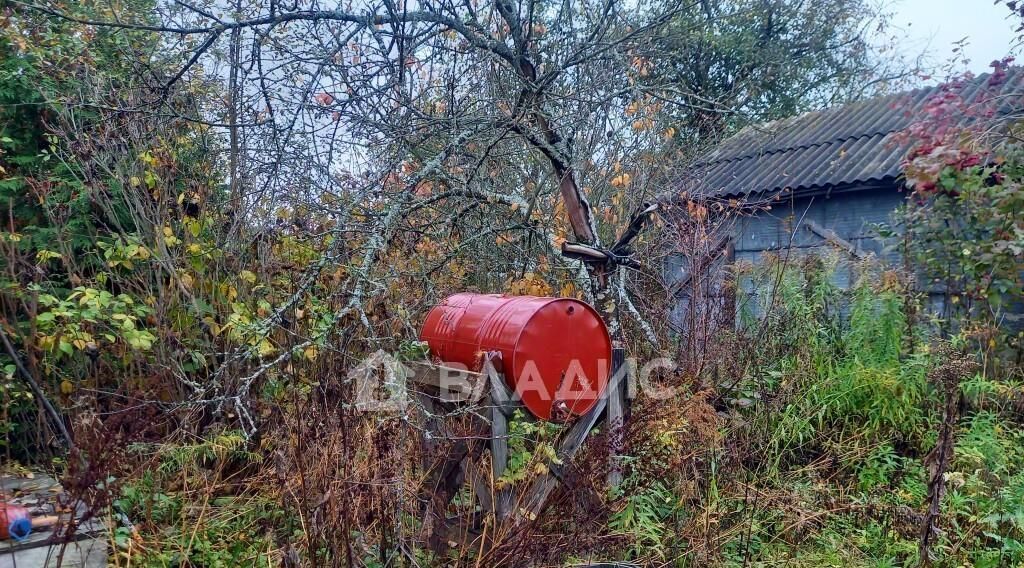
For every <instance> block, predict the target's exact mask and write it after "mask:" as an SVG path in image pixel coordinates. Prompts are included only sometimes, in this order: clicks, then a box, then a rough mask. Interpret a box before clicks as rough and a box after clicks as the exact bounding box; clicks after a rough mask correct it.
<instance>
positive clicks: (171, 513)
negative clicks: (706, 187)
mask: <svg viewBox="0 0 1024 568" xmlns="http://www.w3.org/2000/svg"><path fill="white" fill-rule="evenodd" d="M207 4H209V5H207ZM286 4H289V3H282V2H269V3H263V2H249V1H241V0H238V1H235V0H232V2H228V3H223V2H210V3H202V2H199V3H195V4H193V3H190V2H162V1H156V2H150V1H148V0H147V1H139V2H136V1H132V2H120V3H115V4H111V3H109V2H105V1H104V2H94V1H82V2H72V3H67V2H49V1H40V2H38V3H37V2H18V3H7V4H0V204H2V205H4V210H5V213H6V214H5V215H4V216H3V223H2V227H0V229H2V230H0V315H2V318H3V319H2V321H0V332H2V335H3V337H4V342H3V348H4V349H3V351H2V352H0V362H2V364H3V365H4V369H3V372H4V376H3V380H2V381H0V400H2V401H3V405H2V411H0V444H2V447H0V451H2V452H3V454H2V455H3V461H4V464H5V466H6V467H5V469H12V470H13V469H15V468H17V469H19V470H21V469H22V468H24V467H33V468H41V469H45V470H47V471H50V472H52V473H54V474H56V475H57V476H59V477H60V478H61V479H62V480H63V483H64V486H65V488H66V490H67V493H68V494H69V495H70V496H72V497H73V498H74V499H75V500H77V502H78V504H79V505H81V507H82V508H83V509H85V510H86V511H87V515H89V516H95V517H99V518H101V519H103V520H104V521H109V523H110V526H111V531H110V535H109V540H110V550H111V555H110V562H111V564H113V565H118V566H211V567H212V566H264V565H281V566H305V565H317V566H319V565H329V566H397V565H403V566H416V565H418V566H425V565H465V566H469V565H474V566H504V565H510V566H511V565H538V566H539V565H545V566H546V565H561V564H572V563H577V562H589V561H597V560H628V561H635V562H637V563H640V564H643V565H659V566H660V565H677V566H700V565H706V564H710V565H727V566H731V565H737V566H739V565H765V566H772V565H798V566H799V565H806V566H822V565H835V566H839V565H842V566H849V565H857V566H861V565H863V566H911V565H915V564H918V563H921V562H922V561H923V560H925V561H926V560H927V559H926V558H925V557H924V556H922V555H928V554H930V555H931V557H934V561H935V562H936V563H939V564H942V565H949V566H959V565H970V566H979V567H980V566H1012V565H1018V564H1021V563H1024V444H1022V442H1024V430H1022V428H1021V426H1022V424H1021V422H1022V417H1024V375H1022V370H1021V363H1022V359H1021V357H1022V350H1024V344H1022V337H1024V336H1022V335H1021V333H1020V329H1019V327H1015V325H1017V324H1018V323H1019V320H1014V319H1013V315H1014V314H1015V313H1019V312H1014V309H1013V306H1014V305H1017V304H1019V303H1020V302H1021V300H1022V297H1021V292H1020V291H1021V288H1022V274H1024V270H1022V263H1021V258H1022V254H1024V252H1022V251H1024V220H1022V211H1024V194H1022V192H1021V183H1022V181H1024V165H1022V164H1024V157H1022V154H1021V152H1020V150H1019V148H1018V147H1017V146H1016V145H1015V144H1014V142H1013V140H1014V139H1013V138H1012V137H1006V136H1005V133H1006V129H1005V128H1004V129H1000V128H995V129H991V130H992V131H991V132H986V133H985V134H993V132H995V133H996V134H999V135H998V136H995V137H986V136H981V133H980V132H974V131H967V132H965V131H964V130H962V129H957V128H953V126H957V125H958V123H957V121H956V120H952V119H950V117H949V113H950V112H952V113H953V116H954V117H955V116H957V115H956V113H957V112H960V110H958V107H957V105H956V104H955V100H954V99H955V97H956V87H955V82H954V83H953V84H951V85H952V86H951V87H950V91H949V92H952V93H953V98H952V99H946V100H944V101H942V103H943V104H945V106H943V107H942V109H945V110H944V112H946V115H945V116H944V115H943V114H942V113H941V112H936V113H934V115H935V117H937V118H936V120H938V121H940V122H941V121H945V122H943V124H944V126H946V127H947V128H936V127H935V125H934V124H931V125H928V124H921V125H917V127H916V128H912V129H910V130H909V131H908V133H907V136H908V138H909V139H910V140H911V141H913V142H914V151H913V152H912V153H911V154H910V156H909V157H908V163H907V172H908V175H907V178H908V181H911V182H912V183H913V184H914V185H913V188H912V192H911V200H910V202H909V204H908V207H907V210H906V211H905V212H904V214H903V217H902V218H901V224H900V225H899V226H900V228H901V229H902V230H901V231H900V232H893V233H892V234H891V235H890V234H886V235H883V236H886V237H892V238H893V239H896V237H899V239H900V240H902V242H903V244H902V246H903V247H904V249H903V250H904V253H905V254H906V257H907V258H913V259H915V263H914V266H917V267H918V268H919V270H917V271H916V272H915V271H912V270H906V269H905V268H901V267H886V266H882V265H880V264H878V263H877V262H876V261H875V260H874V259H869V260H866V261H862V262H857V263H854V265H853V266H852V267H851V266H850V263H851V261H849V260H848V259H841V258H839V257H838V256H836V257H833V256H829V255H826V256H825V257H820V256H816V255H801V254H799V252H798V251H786V250H783V251H779V254H778V256H777V257H772V258H766V259H765V261H764V262H763V263H761V264H759V265H757V266H737V267H735V268H734V269H732V272H731V275H732V277H733V278H732V281H733V282H738V281H741V280H743V281H749V282H752V283H754V286H753V287H754V288H755V289H757V290H758V293H757V294H756V295H754V296H751V297H743V295H742V293H741V289H750V288H744V287H739V286H736V287H735V290H732V289H731V288H730V290H729V291H730V292H735V293H736V294H739V295H740V297H739V298H734V299H735V300H736V305H737V306H738V307H739V313H738V314H737V317H736V318H733V317H732V314H731V312H730V313H729V315H728V317H727V318H725V319H726V320H727V323H728V325H725V326H722V325H721V324H722V319H723V318H722V316H721V314H714V315H713V316H711V315H709V314H704V316H706V317H705V319H708V320H709V321H706V322H703V324H706V325H704V327H698V326H692V327H690V328H689V329H686V330H683V331H682V332H680V330H674V329H672V327H671V326H670V325H669V323H668V321H667V319H668V318H665V317H664V314H665V313H666V312H667V311H668V310H669V309H670V308H671V307H672V306H670V305H669V302H670V301H674V299H672V300H667V299H666V296H667V294H666V293H665V292H666V284H665V282H663V281H662V278H661V277H660V276H659V275H660V274H661V267H662V265H663V263H664V256H665V255H666V254H667V252H666V251H671V250H672V248H673V247H678V248H680V249H683V250H684V253H686V254H689V255H691V256H692V257H693V258H696V257H699V256H707V255H709V254H711V253H714V254H717V251H713V250H712V249H713V248H714V247H713V245H712V243H713V242H714V241H715V238H714V237H715V235H716V232H718V231H721V230H723V227H727V226H728V224H729V223H731V222H733V221H735V219H736V218H737V217H738V216H740V215H743V214H745V213H744V210H743V208H742V207H740V206H739V204H738V203H728V202H725V203H719V202H715V201H706V200H703V199H701V198H700V196H693V195H678V194H677V193H676V192H674V191H665V188H666V187H667V188H673V187H674V185H673V184H674V183H675V179H676V177H677V174H678V172H677V171H676V170H675V168H676V167H677V166H678V165H680V164H681V163H682V160H683V158H685V157H687V156H690V155H692V154H693V153H695V152H697V151H698V150H699V149H700V148H701V147H702V146H703V145H704V144H706V143H708V142H709V141H711V140H714V139H716V138H718V137H720V136H722V135H725V134H728V133H730V132H732V131H734V130H735V129H737V128H739V127H741V126H743V125H746V124H749V123H751V122H758V121H762V120H766V119H774V118H779V117H783V116H786V115H788V114H791V113H793V112H796V111H800V110H804V109H808V108H814V107H817V106H820V105H822V104H828V103H831V102H834V101H840V100H848V99H854V98H857V97H859V96H862V95H866V94H873V93H874V92H876V91H883V90H885V88H886V87H887V86H889V85H894V84H899V82H900V81H902V80H903V79H905V78H906V77H907V76H908V74H909V70H908V69H905V68H904V67H903V62H902V61H900V60H897V59H893V58H892V57H890V56H889V55H888V53H889V52H878V51H876V50H875V47H877V46H876V44H875V43H876V42H877V41H878V40H879V37H880V36H877V35H873V33H868V31H866V30H877V29H884V27H885V26H884V24H885V21H884V18H881V17H880V16H879V15H878V14H876V13H874V12H873V11H872V10H871V9H870V6H868V4H867V3H865V2H860V1H856V0H828V1H821V2H816V3H814V4H815V5H816V8H817V9H816V10H811V11H808V10H806V9H805V7H804V4H805V3H803V2H797V1H788V0H779V1H775V2H753V1H745V0H744V1H736V2H733V1H710V2H697V3H693V4H692V5H684V6H680V5H676V4H677V3H674V2H662V3H658V2H656V3H654V4H650V5H646V4H644V3H641V4H643V5H636V6H634V5H632V4H626V5H623V4H621V3H616V2H609V3H605V2H591V1H587V2H584V3H583V4H582V5H581V6H576V5H575V4H574V3H561V2H558V3H555V2H519V3H506V2H498V3H491V2H480V3H478V2H465V3H461V2H458V3H444V4H443V5H434V3H427V2H424V3H421V4H417V5H416V6H413V5H412V3H410V5H409V6H405V5H402V4H395V3H392V2H381V3H380V4H379V5H377V4H376V3H370V4H367V7H366V8H367V9H365V10H364V9H363V8H359V10H356V11H352V12H348V11H343V10H349V7H337V6H334V7H332V8H330V9H328V8H327V7H325V6H322V5H321V3H317V2H312V3H308V2H299V3H291V4H292V5H291V6H287V5H286ZM229 5H230V6H229ZM332 6H333V4H332ZM1013 7H1014V8H1016V6H1015V5H1014V6H1013ZM370 8H372V9H370ZM211 10H212V11H211ZM224 10H226V11H227V12H230V13H227V14H221V11H224ZM366 13H373V14H376V16H375V17H374V18H372V19H371V18H367V17H364V16H365V14H366ZM757 30H760V33H755V31H757ZM883 53H885V54H886V55H884V56H883ZM1007 65H1008V62H1002V63H999V64H997V65H996V66H995V71H996V73H1000V72H1005V71H1006V66H1007ZM865 86H867V87H865ZM950 109H952V110H950ZM972 112H977V111H976V110H974V111H972ZM988 124H990V123H988ZM1002 126H1005V125H1001V127H1002ZM940 132H941V133H942V136H943V138H942V139H941V140H940V139H937V138H935V137H934V136H937V133H940ZM951 141H955V144H953V145H951ZM652 202H653V203H656V204H657V205H658V209H657V213H656V214H655V209H654V208H651V207H650V206H649V205H650V203H652ZM633 229H637V230H636V231H634V230H633ZM630 233H633V237H635V238H634V239H626V241H625V242H624V243H623V244H621V246H616V245H614V244H610V243H618V242H619V239H620V238H621V237H622V235H623V234H630ZM567 241H570V242H571V241H579V242H583V243H587V244H589V245H591V246H593V247H594V248H595V249H596V250H599V251H604V253H606V254H607V255H608V256H610V257H612V259H613V261H605V262H602V263H593V262H591V263H582V262H579V261H578V260H576V259H572V258H567V257H566V256H563V255H562V254H561V246H562V244H563V243H565V242H567ZM602 243H605V244H604V245H602ZM604 253H603V254H604ZM691 260H692V259H691ZM847 269H850V270H852V271H853V272H854V273H856V274H857V278H856V279H855V280H854V283H853V285H852V286H851V287H850V288H848V289H842V288H839V287H837V286H836V285H835V282H836V278H835V277H834V274H835V272H836V271H837V270H847ZM922 283H924V284H925V285H924V286H922ZM939 288H941V290H940V289H939ZM456 290H476V291H483V292H506V293H512V294H536V295H562V296H573V297H578V298H582V299H585V300H588V301H591V302H592V303H594V304H595V305H596V306H597V307H598V308H599V309H600V310H601V311H602V312H603V314H604V316H605V317H606V318H607V320H608V322H609V324H610V325H611V327H612V329H613V333H614V335H615V338H616V340H618V341H620V342H621V343H622V344H623V345H624V346H625V348H626V350H627V352H628V353H629V354H630V355H631V356H635V357H638V358H644V357H648V356H653V355H654V354H658V353H668V354H669V355H671V356H672V358H673V359H674V360H676V361H678V362H679V363H680V365H679V367H678V368H677V369H676V370H675V371H672V372H667V371H666V372H664V373H662V374H660V375H658V376H657V377H656V379H657V381H658V382H659V383H660V385H661V386H665V387H673V388H674V394H673V395H672V396H671V397H669V398H664V399H659V398H655V397H652V396H647V395H646V394H644V393H641V394H640V396H639V397H638V398H637V399H636V400H635V401H634V405H633V408H632V411H631V414H630V419H629V420H628V421H627V422H626V424H625V425H623V426H621V427H618V426H613V427H605V426H602V427H600V428H598V431H596V432H594V433H593V434H592V435H591V437H590V439H589V441H588V443H587V444H586V445H585V446H584V448H583V450H582V451H581V453H580V454H579V455H577V456H576V457H575V459H572V460H565V461H564V462H563V460H560V459H559V458H558V453H557V450H556V448H557V443H558V439H559V436H561V435H562V434H564V432H565V431H566V430H567V429H568V428H569V427H568V426H565V425H561V424H555V423H547V422H537V421H533V420H531V419H529V418H528V417H527V416H525V415H524V414H523V413H522V412H519V413H518V414H515V415H513V416H512V417H511V423H510V427H509V446H510V456H509V462H510V467H509V469H507V470H506V471H505V473H504V475H502V476H500V477H497V478H492V476H491V475H490V472H489V468H488V467H486V466H488V465H489V461H488V460H489V459H490V458H489V457H488V452H487V451H486V448H485V447H484V445H483V438H482V433H481V432H480V429H479V420H478V418H479V416H480V415H482V414H484V413H485V412H488V411H489V409H486V408H477V407H474V406H472V405H463V406H459V407H453V406H447V407H446V406H443V405H440V404H438V403H437V401H436V400H432V399H430V397H423V396H414V398H415V400H413V401H412V402H411V403H410V404H409V406H408V407H407V408H403V409H401V410H400V411H398V412H389V413H385V412H364V411H363V409H360V408H359V407H358V402H357V400H358V396H357V395H358V394H359V393H357V392H356V388H355V386H354V384H353V379H352V378H351V377H352V375H351V374H352V373H353V372H355V371H356V370H359V369H360V364H361V363H362V362H363V361H364V360H366V358H367V357H370V356H371V355H372V354H374V353H376V352H378V350H384V351H387V352H392V353H395V354H396V355H397V356H398V358H399V359H401V360H403V361H406V362H408V361H416V360H422V359H423V358H424V356H425V353H424V350H423V346H422V345H420V344H417V343H416V341H415V340H416V336H417V332H418V330H419V327H420V324H421V323H422V319H423V316H424V314H425V312H426V310H427V308H429V307H430V306H431V305H432V304H433V303H435V302H436V301H437V300H439V299H440V298H443V297H444V296H445V295H447V294H448V293H450V292H453V291H456ZM937 292H941V293H942V294H943V297H944V298H946V299H947V300H948V302H949V303H948V305H947V306H946V307H947V308H948V309H947V311H946V312H945V313H943V314H941V315H940V316H939V317H938V319H937V320H936V319H934V318H931V317H930V316H928V314H930V313H931V312H930V311H929V310H930V307H929V306H930V305H931V304H930V302H932V301H933V300H934V297H935V296H936V294H937ZM712 319H713V320H714V322H711V320H712ZM733 319H737V320H738V323H739V325H737V326H733V325H732V324H733V323H734V322H733V321H732V320H733ZM1015 322H1016V323H1015ZM712 323H713V324H712ZM975 360H976V361H977V362H979V363H980V367H975V366H974V365H973V362H974V361H975ZM34 388H37V389H38V392H34V391H33V389H34ZM411 394H413V395H423V394H424V393H419V392H413V393H411ZM44 401H49V402H51V403H52V406H53V408H54V412H53V413H50V412H48V410H47V408H45V407H44V406H43V402H44ZM52 414H56V415H57V416H56V418H55V417H54V416H53V415H52ZM428 428H433V429H434V430H432V431H443V432H444V436H441V437H436V438H435V437H428V436H425V435H424V434H423V433H424V432H425V431H427V430H428ZM63 429H66V430H67V431H68V432H69V435H68V439H63V434H62V430H63ZM610 452H611V453H613V454H615V455H611V456H610V455H609V453H610ZM451 456H457V457H458V456H472V457H474V458H476V462H472V460H467V461H466V462H465V463H466V464H469V465H466V466H459V467H460V468H462V469H457V470H456V471H454V472H453V471H441V470H442V469H443V467H442V466H443V465H444V464H445V463H446V461H445V460H448V459H449V458H450V457H451ZM942 456H945V457H942ZM473 463H475V464H476V465H473ZM438 464H442V466H439V465H438ZM552 469H555V470H557V472H556V473H557V477H558V478H559V480H560V483H559V487H558V489H557V490H556V491H555V493H554V494H553V497H552V498H551V499H550V502H549V505H548V507H547V508H545V509H544V510H543V511H541V512H540V514H533V513H529V512H527V513H526V514H523V513H521V511H523V510H524V505H525V504H524V503H521V502H518V501H514V502H513V503H512V504H511V508H512V509H513V513H515V515H516V522H504V523H499V522H497V521H496V519H495V516H494V515H490V514H488V513H487V512H486V511H483V510H481V509H478V507H477V503H479V502H480V501H481V496H480V495H476V494H475V493H476V489H477V488H479V487H480V486H483V487H485V488H486V491H484V492H485V493H487V492H489V493H490V495H487V496H484V497H485V498H490V499H493V498H495V496H496V495H497V494H498V493H500V492H501V491H504V490H509V489H511V488H516V487H524V486H527V485H529V484H530V483H531V482H534V481H536V480H537V479H539V478H540V477H541V476H544V475H546V474H548V473H550V472H551V471H552ZM611 470H614V471H615V473H621V475H622V478H623V479H622V482H621V483H620V484H619V485H618V486H616V487H613V488H610V489H609V487H608V483H607V478H608V475H609V472H610V471H611ZM473 480H476V481H478V483H477V485H476V487H474V484H473ZM481 480H482V482H481ZM933 503H934V504H936V506H937V507H938V511H937V514H931V515H930V507H931V506H932V504H933ZM449 518H469V519H471V520H472V525H473V526H474V530H477V531H479V533H478V534H463V533H458V534H456V533H454V532H450V531H449V532H445V527H443V526H441V525H443V524H444V522H445V521H447V520H448V519H449ZM922 527H923V528H922ZM922 531H926V533H925V534H927V535H928V536H927V538H923V537H922ZM922 541H925V542H924V544H922Z"/></svg>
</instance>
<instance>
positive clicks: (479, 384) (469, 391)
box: [405, 361, 488, 403]
mask: <svg viewBox="0 0 1024 568" xmlns="http://www.w3.org/2000/svg"><path fill="white" fill-rule="evenodd" d="M405 366H406V372H407V375H406V377H405V379H406V381H409V382H412V383H415V384H417V385H420V386H423V387H427V388H429V389H431V390H432V391H436V392H438V393H439V396H440V397H441V400H442V401H444V402H469V403H478V402H480V400H481V399H482V398H483V396H484V395H485V394H486V393H487V386H488V379H487V376H486V375H485V374H484V373H477V372H474V371H469V370H466V369H458V368H455V367H448V366H445V365H435V364H433V363H430V362H427V361H409V362H406V363H405Z"/></svg>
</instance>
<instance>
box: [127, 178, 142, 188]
mask: <svg viewBox="0 0 1024 568" xmlns="http://www.w3.org/2000/svg"><path fill="white" fill-rule="evenodd" d="M128 183H130V184H132V187H139V185H141V184H142V180H141V179H139V176H132V177H130V178H129V179H128Z"/></svg>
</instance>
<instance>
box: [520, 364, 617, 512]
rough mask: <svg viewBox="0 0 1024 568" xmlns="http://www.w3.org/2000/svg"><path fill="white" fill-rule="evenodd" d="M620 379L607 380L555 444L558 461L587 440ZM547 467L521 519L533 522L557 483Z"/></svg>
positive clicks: (556, 472) (531, 489) (550, 466)
mask: <svg viewBox="0 0 1024 568" xmlns="http://www.w3.org/2000/svg"><path fill="white" fill-rule="evenodd" d="M623 366H625V365H623ZM624 375H626V373H615V374H613V375H612V376H611V378H609V379H608V388H607V389H606V390H605V396H602V397H601V398H600V399H598V401H597V404H595V405H594V407H593V408H591V409H590V411H589V412H587V413H586V414H584V415H583V416H580V417H579V418H578V419H576V422H575V423H574V424H573V425H572V427H571V428H569V430H568V431H567V432H566V433H565V435H564V436H563V437H562V439H561V440H560V441H559V443H558V448H556V454H557V455H558V461H560V462H562V463H563V464H568V463H569V462H570V461H571V460H572V458H573V456H575V455H576V452H578V451H579V449H580V446H582V445H583V441H584V440H586V439H587V435H588V434H589V433H590V431H591V430H592V429H593V428H594V425H595V424H597V421H598V419H599V418H601V416H603V415H604V411H605V408H607V406H608V393H609V392H611V391H613V390H617V389H618V388H619V385H620V384H622V383H623V382H624V380H623V379H624V378H625V377H624ZM547 467H548V472H547V473H545V474H544V475H541V476H540V477H539V478H538V479H537V480H536V481H534V482H533V484H532V485H531V486H530V487H529V488H528V489H527V491H526V493H525V495H524V496H523V500H522V502H523V503H524V511H525V513H526V515H525V516H526V517H527V518H529V519H530V520H532V519H535V518H536V517H537V515H538V514H540V512H541V511H542V510H543V509H544V505H545V503H547V500H548V497H549V496H550V495H551V492H552V491H553V490H554V489H555V485H556V484H557V483H558V477H559V472H560V468H559V466H558V465H556V464H554V463H551V462H548V464H547ZM517 517H518V516H517Z"/></svg>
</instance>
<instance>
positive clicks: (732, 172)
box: [683, 67, 1024, 197]
mask: <svg viewBox="0 0 1024 568" xmlns="http://www.w3.org/2000/svg"><path fill="white" fill-rule="evenodd" d="M990 77H991V75H990V74H985V75H981V76H978V77H976V78H975V79H973V80H971V81H970V82H968V83H966V84H965V85H963V86H962V88H961V89H960V90H958V91H957V92H958V94H959V95H960V96H961V97H962V98H963V100H964V101H966V102H967V103H968V104H976V103H979V102H981V101H983V100H986V101H987V100H993V99H992V96H996V97H999V98H998V99H996V100H998V101H999V109H998V112H999V113H1000V114H1003V115H1005V114H1008V113H1010V112H1015V111H1018V112H1019V111H1021V110H1022V109H1024V68H1021V67H1012V68H1010V69H1008V70H1007V76H1006V79H1005V81H1003V82H1001V83H999V84H997V85H994V86H993V85H991V84H990V80H989V79H990ZM941 89H942V87H941V86H937V87H926V88H921V89H915V90H913V91H909V92H905V93H899V94H895V95H889V96H885V97H877V98H874V99H868V100H864V101H859V102H855V103H851V104H847V105H843V106H839V107H834V108H830V109H825V110H820V111H813V112H808V113H805V114H802V115H799V116H795V117H790V118H785V119H782V120H777V121H774V122H770V123H767V124H763V125H759V126H752V127H747V128H744V129H743V130H741V131H740V132H738V133H737V134H735V135H734V136H732V137H730V138H728V139H726V140H725V141H723V142H722V143H721V144H719V145H718V146H717V147H715V148H714V149H713V150H712V151H711V152H709V153H708V154H705V155H704V156H702V157H701V158H700V159H699V160H698V161H697V163H696V164H694V165H693V166H692V167H691V168H690V169H689V171H688V174H687V176H686V179H685V182H684V188H683V189H685V190H687V191H689V192H691V193H700V194H703V195H715V196H720V197H725V196H736V195H745V194H749V193H761V192H775V191H779V190H782V189H786V188H789V189H791V190H794V191H798V190H813V189H817V188H824V187H830V186H839V185H845V184H861V183H865V182H873V181H882V180H886V179H893V178H896V177H898V176H899V175H900V172H901V164H902V161H903V157H904V155H905V154H906V151H907V149H908V148H907V146H906V144H905V143H902V142H901V141H900V140H898V138H899V136H898V134H899V133H900V132H902V131H903V130H905V129H906V128H907V127H908V126H910V125H911V124H912V123H914V122H915V121H918V120H920V119H921V118H922V117H923V109H924V107H925V104H926V103H927V102H928V100H929V98H930V97H931V95H935V94H938V93H939V92H940V90H941ZM964 120H965V122H966V121H970V120H975V119H973V118H971V117H965V119H964Z"/></svg>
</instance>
